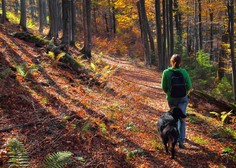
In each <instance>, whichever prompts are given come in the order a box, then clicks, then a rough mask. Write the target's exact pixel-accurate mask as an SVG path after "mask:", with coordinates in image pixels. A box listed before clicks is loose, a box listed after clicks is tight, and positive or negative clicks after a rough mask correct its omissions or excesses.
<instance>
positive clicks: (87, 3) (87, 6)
mask: <svg viewBox="0 0 236 168" xmlns="http://www.w3.org/2000/svg"><path fill="white" fill-rule="evenodd" d="M83 25H84V47H83V48H82V50H81V52H82V53H83V54H84V55H85V57H86V58H88V59H91V58H92V55H91V50H92V33H91V0H83Z"/></svg>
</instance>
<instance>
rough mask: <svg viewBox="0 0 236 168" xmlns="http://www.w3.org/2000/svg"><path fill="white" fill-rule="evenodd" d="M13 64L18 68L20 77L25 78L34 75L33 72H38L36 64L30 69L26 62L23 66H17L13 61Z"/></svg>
mask: <svg viewBox="0 0 236 168" xmlns="http://www.w3.org/2000/svg"><path fill="white" fill-rule="evenodd" d="M12 62H13V64H14V66H15V68H16V71H17V73H18V74H19V75H20V76H23V77H24V78H26V77H27V75H28V74H30V73H32V72H36V71H37V70H38V66H37V65H35V64H32V65H31V66H30V67H29V68H28V67H27V65H26V62H25V61H24V62H23V63H21V64H17V63H16V62H15V61H14V60H13V59H12Z"/></svg>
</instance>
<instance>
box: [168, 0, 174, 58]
mask: <svg viewBox="0 0 236 168" xmlns="http://www.w3.org/2000/svg"><path fill="white" fill-rule="evenodd" d="M168 8H169V29H170V34H169V36H170V46H169V48H170V49H169V50H170V53H169V56H172V55H173V53H174V27H173V1H172V0H169V7H168Z"/></svg>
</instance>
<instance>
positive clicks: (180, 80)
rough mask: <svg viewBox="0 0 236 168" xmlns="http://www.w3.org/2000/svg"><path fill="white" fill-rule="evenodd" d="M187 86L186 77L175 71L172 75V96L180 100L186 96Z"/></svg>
mask: <svg viewBox="0 0 236 168" xmlns="http://www.w3.org/2000/svg"><path fill="white" fill-rule="evenodd" d="M186 94H187V93H186V85H185V80H184V76H183V74H182V73H181V72H179V71H173V73H172V75H171V87H170V96H171V97H173V98H180V97H185V96H186Z"/></svg>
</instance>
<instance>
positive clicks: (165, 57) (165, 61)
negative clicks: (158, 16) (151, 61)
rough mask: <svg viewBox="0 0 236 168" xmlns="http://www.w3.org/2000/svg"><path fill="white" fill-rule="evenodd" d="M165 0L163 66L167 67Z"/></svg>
mask: <svg viewBox="0 0 236 168" xmlns="http://www.w3.org/2000/svg"><path fill="white" fill-rule="evenodd" d="M165 4H166V3H165V0H162V10H163V11H162V21H163V39H162V46H163V49H162V51H163V54H162V56H163V66H164V67H165V68H166V67H167V62H168V59H167V56H166V5H165Z"/></svg>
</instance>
